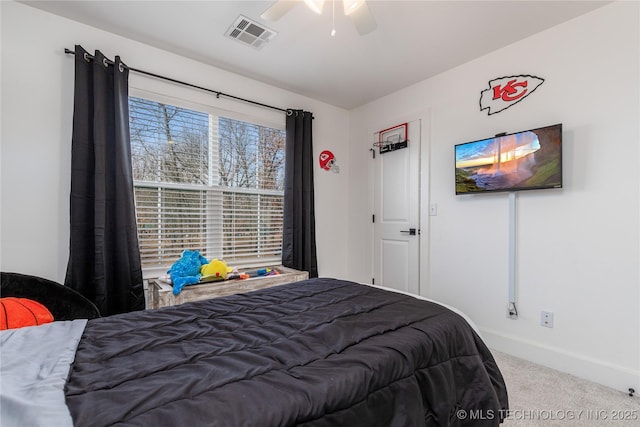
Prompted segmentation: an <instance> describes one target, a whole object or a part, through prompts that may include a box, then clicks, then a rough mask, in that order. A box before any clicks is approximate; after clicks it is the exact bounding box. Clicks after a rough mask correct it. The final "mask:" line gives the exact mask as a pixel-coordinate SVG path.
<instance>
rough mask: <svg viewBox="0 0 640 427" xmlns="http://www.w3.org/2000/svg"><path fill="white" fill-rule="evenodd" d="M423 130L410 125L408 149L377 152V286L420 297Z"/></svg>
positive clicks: (416, 123)
mask: <svg viewBox="0 0 640 427" xmlns="http://www.w3.org/2000/svg"><path fill="white" fill-rule="evenodd" d="M420 126H421V121H420V120H415V121H412V122H409V123H408V126H407V141H408V142H407V147H406V148H399V149H395V150H393V151H387V152H385V153H380V150H379V149H378V148H375V149H374V150H375V158H373V162H374V167H373V178H374V190H373V192H374V196H373V199H374V217H373V279H374V284H376V285H381V286H387V287H390V288H394V289H398V290H401V291H406V292H411V293H414V294H419V293H420V135H421V129H420ZM392 137H393V135H392ZM378 140H379V133H375V134H374V141H378Z"/></svg>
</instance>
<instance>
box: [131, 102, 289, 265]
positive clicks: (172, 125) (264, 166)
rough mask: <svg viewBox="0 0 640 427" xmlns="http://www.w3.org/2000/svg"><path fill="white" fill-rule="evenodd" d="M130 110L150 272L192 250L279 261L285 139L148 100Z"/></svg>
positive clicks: (143, 251)
mask: <svg viewBox="0 0 640 427" xmlns="http://www.w3.org/2000/svg"><path fill="white" fill-rule="evenodd" d="M129 104H130V105H129V107H130V129H131V147H132V165H133V173H134V186H135V193H136V209H137V217H138V235H139V239H140V246H141V256H142V262H143V266H145V267H151V266H167V265H170V264H171V263H173V262H174V261H175V260H176V259H177V258H178V257H179V256H180V254H181V253H182V251H183V250H185V249H198V250H200V251H201V253H203V254H204V255H205V256H206V257H208V258H212V257H222V258H224V259H225V260H226V261H227V262H230V263H234V262H236V263H252V262H257V263H260V262H263V261H270V260H273V262H280V257H281V245H282V208H283V206H282V205H283V180H284V160H285V158H284V153H285V150H284V141H285V132H284V131H283V130H279V129H272V128H267V127H264V126H259V125H256V124H252V123H248V122H242V121H238V120H233V119H229V118H224V117H217V116H212V115H210V114H207V113H203V112H198V111H193V110H189V109H184V108H180V107H177V106H172V105H168V104H163V103H159V102H155V101H150V100H146V99H141V98H134V97H131V98H130V101H129ZM212 121H214V122H215V123H214V124H215V126H210V125H211V124H212ZM211 129H213V130H214V131H215V130H217V134H215V135H211V134H210V130H211ZM216 154H217V156H216ZM216 158H217V162H215V163H214V164H213V165H214V166H213V168H211V163H210V161H211V160H212V159H216ZM210 169H212V170H210ZM216 218H220V220H216ZM216 248H219V249H216ZM209 252H210V253H209Z"/></svg>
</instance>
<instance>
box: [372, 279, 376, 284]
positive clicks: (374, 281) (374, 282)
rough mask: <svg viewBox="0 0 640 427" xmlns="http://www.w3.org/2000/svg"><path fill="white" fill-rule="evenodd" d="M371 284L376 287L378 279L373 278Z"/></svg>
mask: <svg viewBox="0 0 640 427" xmlns="http://www.w3.org/2000/svg"><path fill="white" fill-rule="evenodd" d="M371 284H372V285H375V284H376V278H375V277H372V278H371Z"/></svg>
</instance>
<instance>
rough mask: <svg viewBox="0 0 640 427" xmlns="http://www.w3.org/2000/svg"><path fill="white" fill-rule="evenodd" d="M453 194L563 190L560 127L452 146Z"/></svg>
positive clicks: (549, 127)
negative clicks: (454, 169) (454, 190)
mask: <svg viewBox="0 0 640 427" xmlns="http://www.w3.org/2000/svg"><path fill="white" fill-rule="evenodd" d="M455 161H456V194H474V193H489V192H495V191H519V190H537V189H545V188H562V124H557V125H552V126H545V127H542V128H538V129H530V130H526V131H522V132H516V133H512V134H505V135H498V136H495V137H493V138H487V139H482V140H479V141H472V142H467V143H464V144H458V145H456V146H455Z"/></svg>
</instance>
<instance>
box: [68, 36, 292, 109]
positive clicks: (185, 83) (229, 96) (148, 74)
mask: <svg viewBox="0 0 640 427" xmlns="http://www.w3.org/2000/svg"><path fill="white" fill-rule="evenodd" d="M64 53H66V54H68V55H75V54H76V53H75V51H73V50H71V49H67V48H65V49H64ZM88 57H89V58H90V59H93V56H92V55H88ZM108 62H109V63H110V64H113V61H108ZM124 66H125V67H127V68H128V69H129V70H130V71H134V72H136V73H140V74H145V75H147V76H151V77H155V78H157V79H162V80H167V81H170V82H172V83H177V84H181V85H183V86H189V87H192V88H195V89H200V90H204V91H206V92H211V93H215V94H216V98H220V97H221V96H225V97H227V98H231V99H235V100H236V101H242V102H247V103H249V104H253V105H258V106H260V107H265V108H271V109H272V110H278V111H282V112H284V113H287V115H291V114H292V113H293V111H292V110H287V109H284V108H279V107H274V106H272V105H267V104H263V103H261V102H257V101H252V100H250V99H245V98H240V97H239V96H234V95H229V94H228V93H224V92H220V91H217V90H213V89H208V88H206V87H202V86H197V85H194V84H191V83H187V82H183V81H181V80H176V79H173V78H171V77H166V76H162V75H160V74H155V73H151V72H149V71H144V70H139V69H137V68H133V67H129V66H128V65H124Z"/></svg>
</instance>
